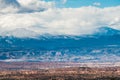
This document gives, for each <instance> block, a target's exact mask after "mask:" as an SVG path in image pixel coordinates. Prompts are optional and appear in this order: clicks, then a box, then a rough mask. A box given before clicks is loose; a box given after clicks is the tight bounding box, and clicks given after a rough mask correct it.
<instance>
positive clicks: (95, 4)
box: [93, 2, 101, 6]
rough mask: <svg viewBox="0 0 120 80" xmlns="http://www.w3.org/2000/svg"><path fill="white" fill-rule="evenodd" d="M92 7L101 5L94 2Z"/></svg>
mask: <svg viewBox="0 0 120 80" xmlns="http://www.w3.org/2000/svg"><path fill="white" fill-rule="evenodd" d="M93 5H94V6H100V5H101V3H99V2H94V3H93Z"/></svg>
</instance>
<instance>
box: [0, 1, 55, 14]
mask: <svg viewBox="0 0 120 80" xmlns="http://www.w3.org/2000/svg"><path fill="white" fill-rule="evenodd" d="M54 4H55V3H54V2H45V1H43V0H26V1H25V0H0V9H1V10H0V13H4V14H5V13H18V12H19V13H23V12H24V13H25V12H27V13H30V12H39V11H44V10H47V9H48V8H53V7H54Z"/></svg>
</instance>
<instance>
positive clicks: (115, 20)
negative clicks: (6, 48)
mask: <svg viewBox="0 0 120 80" xmlns="http://www.w3.org/2000/svg"><path fill="white" fill-rule="evenodd" d="M34 1H35V2H34ZM34 1H33V2H31V0H28V2H26V1H25V2H26V3H24V2H23V0H19V4H20V5H22V7H24V8H27V10H28V9H31V10H33V12H31V13H29V12H26V13H22V12H21V13H17V12H15V13H14V9H16V7H15V8H13V10H12V9H11V10H12V11H13V12H12V13H9V11H8V12H6V13H7V14H0V36H11V35H12V36H16V37H35V36H39V35H42V34H46V33H48V34H54V35H58V34H62V35H83V34H91V33H93V32H94V30H95V29H96V28H98V27H102V26H110V27H112V28H116V29H120V6H116V7H107V8H97V7H93V6H88V7H80V8H49V7H48V4H49V3H48V2H43V3H39V1H38V0H34ZM37 1H38V2H37ZM37 3H38V4H46V6H47V7H48V9H47V10H45V11H43V12H40V11H39V8H41V7H38V6H37ZM51 4H52V3H51V2H50V5H51ZM33 5H34V6H35V7H33ZM31 6H32V7H31ZM40 6H41V5H40ZM51 6H52V5H51ZM34 8H35V9H34ZM3 10H4V9H3ZM8 10H10V9H8ZM21 11H23V8H22V9H21ZM23 12H24V11H23ZM0 13H1V12H0Z"/></svg>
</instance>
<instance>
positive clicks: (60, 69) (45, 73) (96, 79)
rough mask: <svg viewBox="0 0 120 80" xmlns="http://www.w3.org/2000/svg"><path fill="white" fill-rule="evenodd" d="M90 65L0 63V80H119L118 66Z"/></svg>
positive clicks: (119, 69)
mask: <svg viewBox="0 0 120 80" xmlns="http://www.w3.org/2000/svg"><path fill="white" fill-rule="evenodd" d="M87 64H89V65H87ZM90 64H91V65H90ZM108 64H109V65H108ZM92 65H93V63H86V64H84V65H83V63H72V62H70V63H66V62H0V80H120V67H119V66H118V65H117V66H116V65H115V64H114V65H112V64H111V66H110V63H106V64H105V63H104V64H103V63H101V64H96V65H93V66H92ZM100 65H101V66H100ZM105 65H106V66H105ZM54 66H56V67H54ZM75 66H76V67H75Z"/></svg>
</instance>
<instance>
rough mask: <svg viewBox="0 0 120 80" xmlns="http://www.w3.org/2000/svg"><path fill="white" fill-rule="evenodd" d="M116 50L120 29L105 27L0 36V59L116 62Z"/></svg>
mask: <svg viewBox="0 0 120 80" xmlns="http://www.w3.org/2000/svg"><path fill="white" fill-rule="evenodd" d="M119 53H120V31H119V30H116V29H112V28H108V27H102V28H98V29H96V32H95V33H94V34H91V35H84V36H71V35H50V34H45V35H41V36H39V37H38V38H17V37H13V36H9V37H7V36H6V37H0V60H12V61H13V60H14V59H15V60H18V61H19V60H26V61H119V60H120V59H119V56H120V54H119ZM109 57H113V58H112V59H109Z"/></svg>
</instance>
